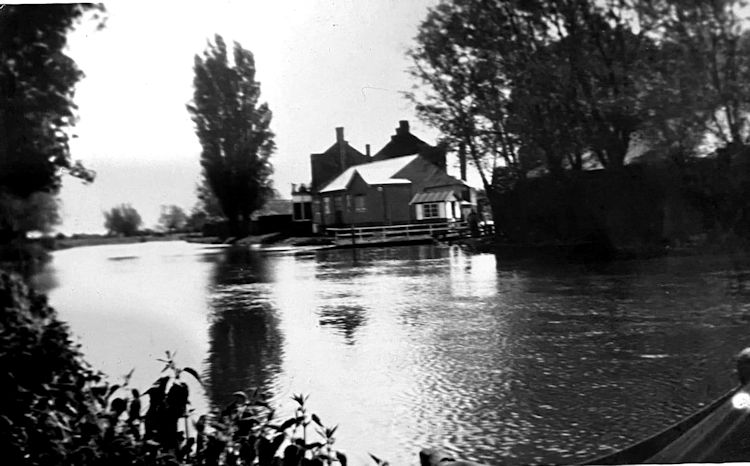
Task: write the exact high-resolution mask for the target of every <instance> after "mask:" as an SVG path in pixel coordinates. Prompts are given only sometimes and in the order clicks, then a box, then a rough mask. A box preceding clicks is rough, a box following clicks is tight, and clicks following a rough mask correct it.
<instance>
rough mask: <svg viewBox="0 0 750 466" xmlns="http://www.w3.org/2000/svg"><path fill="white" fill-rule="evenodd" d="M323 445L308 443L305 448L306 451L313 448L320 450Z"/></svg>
mask: <svg viewBox="0 0 750 466" xmlns="http://www.w3.org/2000/svg"><path fill="white" fill-rule="evenodd" d="M323 445H325V444H324V443H321V442H314V443H308V444H307V445H305V448H307V449H308V450H312V449H315V448H320V447H322V446H323Z"/></svg>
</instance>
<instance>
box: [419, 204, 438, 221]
mask: <svg viewBox="0 0 750 466" xmlns="http://www.w3.org/2000/svg"><path fill="white" fill-rule="evenodd" d="M422 216H423V217H424V218H438V217H439V216H440V209H439V207H438V204H437V203H432V204H422Z"/></svg>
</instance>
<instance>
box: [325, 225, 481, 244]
mask: <svg viewBox="0 0 750 466" xmlns="http://www.w3.org/2000/svg"><path fill="white" fill-rule="evenodd" d="M326 232H327V233H328V234H329V235H331V236H333V237H334V239H335V240H336V241H352V239H353V241H355V242H358V241H373V240H387V239H392V238H395V237H400V238H403V237H405V238H412V237H419V236H423V237H424V236H432V237H440V236H446V235H462V234H465V233H466V232H468V226H467V224H466V222H441V223H416V224H409V225H382V226H375V227H348V228H327V229H326Z"/></svg>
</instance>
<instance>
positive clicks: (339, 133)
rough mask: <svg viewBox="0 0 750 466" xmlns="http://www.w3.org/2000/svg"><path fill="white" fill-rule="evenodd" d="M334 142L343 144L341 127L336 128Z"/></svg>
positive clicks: (342, 129)
mask: <svg viewBox="0 0 750 466" xmlns="http://www.w3.org/2000/svg"><path fill="white" fill-rule="evenodd" d="M336 141H337V142H344V128H343V127H341V126H340V127H338V128H336Z"/></svg>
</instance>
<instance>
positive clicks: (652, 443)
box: [580, 387, 741, 465]
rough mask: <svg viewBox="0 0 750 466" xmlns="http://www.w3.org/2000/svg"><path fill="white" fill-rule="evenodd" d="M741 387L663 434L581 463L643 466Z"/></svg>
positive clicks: (670, 427)
mask: <svg viewBox="0 0 750 466" xmlns="http://www.w3.org/2000/svg"><path fill="white" fill-rule="evenodd" d="M740 388H741V387H735V388H733V389H732V390H730V391H728V392H727V393H725V394H724V395H722V396H721V397H719V398H718V399H716V400H714V401H713V402H712V403H711V404H709V405H708V406H704V407H703V408H702V409H701V410H699V411H698V412H696V413H693V414H691V415H690V416H688V417H687V418H685V419H682V420H680V421H678V422H676V423H675V424H672V425H671V426H669V427H667V428H666V429H664V430H662V431H661V432H659V433H657V434H655V435H652V436H651V437H649V438H647V439H645V440H641V441H639V442H637V443H634V444H632V445H630V446H628V447H625V448H624V449H622V450H618V451H616V452H614V453H608V454H605V455H603V456H599V457H597V458H594V459H592V460H588V461H585V462H583V463H580V464H581V465H594V464H599V465H610V464H642V463H645V462H646V461H647V460H648V459H649V458H651V457H652V456H654V455H655V454H657V453H658V452H660V451H662V450H663V449H664V448H666V447H667V446H668V445H669V444H671V443H673V442H674V441H675V440H677V439H678V438H680V437H681V436H682V435H684V434H685V433H686V432H687V431H688V430H690V429H692V428H693V427H695V426H696V425H698V424H699V423H700V422H701V421H703V420H704V419H706V418H707V417H708V416H709V415H710V414H711V413H713V412H714V411H715V410H716V409H717V408H719V407H720V406H722V405H723V404H724V403H726V402H727V401H729V400H730V399H731V398H732V396H734V395H735V394H736V393H737V391H738V390H739V389H740Z"/></svg>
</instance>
